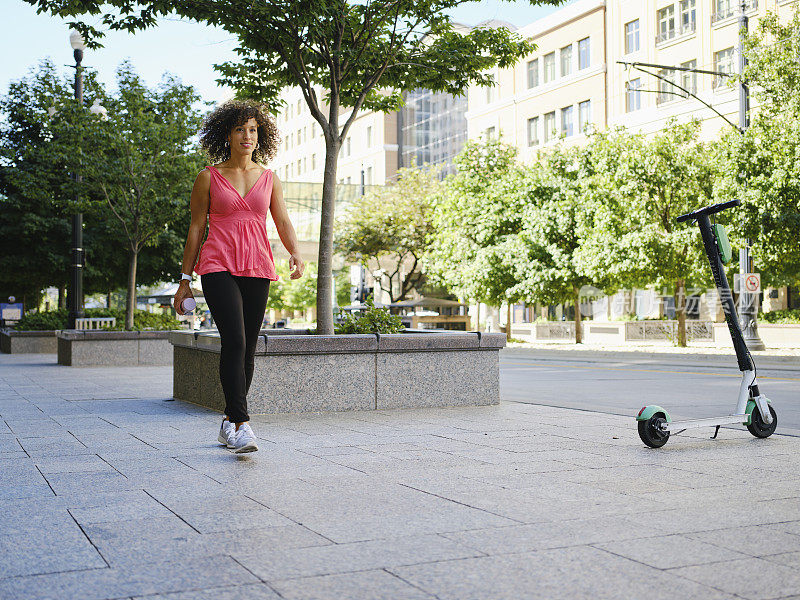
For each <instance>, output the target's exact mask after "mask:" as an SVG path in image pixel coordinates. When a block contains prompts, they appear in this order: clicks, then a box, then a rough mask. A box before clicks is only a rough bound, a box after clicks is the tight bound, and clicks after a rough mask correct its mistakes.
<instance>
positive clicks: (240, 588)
mask: <svg viewBox="0 0 800 600" xmlns="http://www.w3.org/2000/svg"><path fill="white" fill-rule="evenodd" d="M243 599H245V600H279V599H280V596H278V594H277V593H275V591H273V590H272V588H270V587H269V586H268V585H267V584H264V583H257V584H254V585H237V586H234V587H231V586H228V587H224V588H209V589H205V590H191V591H189V592H174V593H171V594H156V595H154V596H137V597H136V598H132V600H243Z"/></svg>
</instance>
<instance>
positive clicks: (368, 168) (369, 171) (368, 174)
mask: <svg viewBox="0 0 800 600" xmlns="http://www.w3.org/2000/svg"><path fill="white" fill-rule="evenodd" d="M367 185H372V167H367Z"/></svg>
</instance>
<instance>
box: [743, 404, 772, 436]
mask: <svg viewBox="0 0 800 600" xmlns="http://www.w3.org/2000/svg"><path fill="white" fill-rule="evenodd" d="M769 412H770V414H771V415H772V423H770V424H769V425H767V424H766V423H764V419H762V418H761V411H760V410H758V407H757V406H755V407H753V412H752V414H751V415H750V424H749V425H748V426H747V430H748V431H749V432H750V433H752V434H753V435H754V436H756V437H757V438H767V437H769V436H771V435H772V434H773V433H775V428H776V427H777V426H778V414H777V413H776V412H775V409H774V408H772V406H770V407H769Z"/></svg>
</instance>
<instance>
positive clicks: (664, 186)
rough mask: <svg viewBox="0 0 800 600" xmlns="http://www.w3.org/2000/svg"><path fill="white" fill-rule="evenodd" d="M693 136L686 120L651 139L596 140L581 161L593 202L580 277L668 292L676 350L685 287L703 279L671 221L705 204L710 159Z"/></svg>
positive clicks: (704, 271) (692, 235) (698, 248)
mask: <svg viewBox="0 0 800 600" xmlns="http://www.w3.org/2000/svg"><path fill="white" fill-rule="evenodd" d="M698 131H699V123H697V122H691V123H687V124H681V125H678V124H675V123H671V124H669V125H668V127H667V128H666V129H665V130H663V131H662V132H660V133H658V134H656V135H655V136H652V137H645V136H644V135H642V134H630V133H627V132H625V131H624V130H617V131H615V132H613V133H611V134H603V135H599V134H598V135H596V136H594V137H593V140H592V143H591V144H590V145H589V149H588V151H589V152H591V153H593V154H592V155H591V157H590V158H588V159H587V161H586V162H584V163H583V165H584V167H585V168H587V169H589V171H590V172H589V177H587V179H586V185H588V186H590V187H591V188H594V190H595V191H594V193H593V197H594V198H595V199H596V200H597V201H598V203H597V205H596V206H595V207H594V208H593V209H592V211H591V215H592V219H593V221H592V229H591V234H589V235H587V240H586V241H585V242H584V244H583V245H584V251H583V252H582V253H580V256H581V257H582V258H583V260H585V261H586V262H585V263H584V264H585V265H586V266H585V267H584V272H586V273H589V274H591V273H599V272H607V273H608V274H609V276H608V277H609V282H610V283H609V284H608V285H612V284H615V285H624V286H625V287H644V286H646V285H650V284H653V283H656V284H657V285H668V286H670V287H672V288H673V293H674V298H675V312H676V315H677V319H678V345H679V346H685V345H686V287H687V285H695V284H699V283H706V282H708V280H709V278H710V277H709V273H708V267H707V265H706V264H705V260H704V254H703V251H702V243H701V241H700V236H699V234H698V231H697V228H696V227H693V226H689V225H678V224H677V223H676V222H675V219H676V218H677V217H678V216H679V215H681V214H683V213H687V212H690V211H691V210H694V209H695V208H698V207H701V206H704V205H706V204H708V203H710V201H711V197H712V190H713V179H714V177H713V174H714V172H713V161H712V160H711V159H710V156H711V152H710V150H709V149H708V148H707V147H706V146H705V145H703V144H701V143H699V142H697V134H698ZM592 157H593V159H594V163H592ZM598 190H600V191H598ZM587 256H593V257H594V258H593V259H591V260H587V259H586V257H587Z"/></svg>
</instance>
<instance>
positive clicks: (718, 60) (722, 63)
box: [714, 47, 733, 88]
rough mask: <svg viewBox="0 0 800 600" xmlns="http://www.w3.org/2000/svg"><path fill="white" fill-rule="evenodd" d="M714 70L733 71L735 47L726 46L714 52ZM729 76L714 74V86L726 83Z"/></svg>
mask: <svg viewBox="0 0 800 600" xmlns="http://www.w3.org/2000/svg"><path fill="white" fill-rule="evenodd" d="M714 70H715V71H719V72H720V73H733V48H732V47H731V48H726V49H725V50H720V51H719V52H715V53H714ZM728 79H729V78H728V77H725V76H723V75H715V76H714V87H715V88H717V87H720V86H722V85H725V82H726V81H727V80H728Z"/></svg>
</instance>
